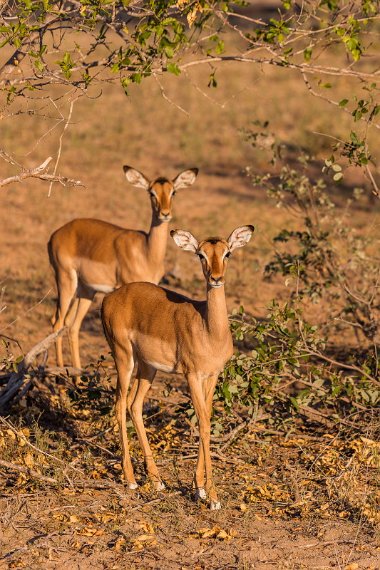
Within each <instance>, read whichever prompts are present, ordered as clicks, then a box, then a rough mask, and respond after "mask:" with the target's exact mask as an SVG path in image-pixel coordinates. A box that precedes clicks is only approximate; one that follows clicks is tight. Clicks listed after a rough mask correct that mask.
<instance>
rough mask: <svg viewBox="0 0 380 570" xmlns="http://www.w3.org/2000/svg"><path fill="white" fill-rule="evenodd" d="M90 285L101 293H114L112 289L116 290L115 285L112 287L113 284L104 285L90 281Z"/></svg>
mask: <svg viewBox="0 0 380 570" xmlns="http://www.w3.org/2000/svg"><path fill="white" fill-rule="evenodd" d="M88 286H89V287H90V288H91V289H93V290H94V291H97V292H99V293H112V291H115V287H112V285H102V284H101V283H89V284H88Z"/></svg>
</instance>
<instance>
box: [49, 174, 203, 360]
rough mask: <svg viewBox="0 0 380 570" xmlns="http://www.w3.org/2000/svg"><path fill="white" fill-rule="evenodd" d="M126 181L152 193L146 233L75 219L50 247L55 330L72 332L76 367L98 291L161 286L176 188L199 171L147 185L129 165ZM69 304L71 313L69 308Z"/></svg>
mask: <svg viewBox="0 0 380 570" xmlns="http://www.w3.org/2000/svg"><path fill="white" fill-rule="evenodd" d="M124 171H125V173H126V177H127V180H128V182H130V183H131V184H133V185H134V186H137V187H139V188H144V189H145V190H147V191H148V192H149V195H150V199H151V206H152V222H151V226H150V230H149V232H148V233H145V232H143V231H136V230H128V229H124V228H121V227H119V226H115V225H113V224H110V223H108V222H104V221H101V220H94V219H75V220H73V221H71V222H69V223H68V224H66V225H64V226H62V227H61V228H59V229H58V230H57V231H55V232H54V233H53V234H52V236H51V238H50V240H49V243H48V251H49V258H50V263H51V265H52V266H53V269H54V272H55V277H56V283H57V290H58V299H57V308H56V312H55V316H54V318H53V329H54V331H57V330H59V329H60V328H62V326H64V325H66V326H68V327H69V340H70V349H71V356H72V361H73V365H74V366H75V367H76V368H80V367H81V363H80V355H79V339H78V337H79V330H80V327H81V324H82V321H83V318H84V317H85V315H86V313H87V311H88V310H89V308H90V306H91V303H92V301H93V299H94V297H95V294H96V292H97V291H99V292H102V293H109V292H110V291H113V290H114V289H117V288H118V287H120V286H121V285H122V284H124V283H130V282H133V281H149V282H151V283H158V282H159V281H160V279H161V278H162V276H163V274H164V258H165V252H166V246H167V238H168V223H167V222H169V221H170V219H171V212H172V203H173V196H174V194H175V191H176V189H177V188H184V187H186V186H190V185H191V184H193V182H194V180H195V178H196V175H197V172H198V171H197V169H191V170H185V171H183V172H182V173H180V174H179V175H178V176H177V177H176V178H175V179H174V180H173V181H171V180H167V179H166V178H158V179H156V180H155V181H153V182H149V181H148V180H147V179H146V178H145V176H144V175H143V174H141V173H140V172H139V171H137V170H135V169H132V168H130V167H127V166H125V167H124ZM70 305H71V308H70ZM56 352H57V364H58V366H63V358H62V339H61V337H60V338H59V339H57V343H56Z"/></svg>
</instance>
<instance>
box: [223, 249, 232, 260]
mask: <svg viewBox="0 0 380 570" xmlns="http://www.w3.org/2000/svg"><path fill="white" fill-rule="evenodd" d="M230 256H231V252H230V251H227V253H226V255H225V256H224V257H227V259H228V258H229V257H230Z"/></svg>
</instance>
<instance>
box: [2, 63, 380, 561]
mask: <svg viewBox="0 0 380 570" xmlns="http://www.w3.org/2000/svg"><path fill="white" fill-rule="evenodd" d="M207 75H208V71H207V70H205V69H203V70H200V69H198V70H194V71H193V72H192V73H191V74H190V75H187V76H186V77H181V78H179V79H177V78H169V79H166V80H165V81H164V82H163V84H162V86H161V85H159V84H158V83H157V82H156V81H155V80H153V79H152V80H147V81H145V82H144V83H143V84H142V85H140V86H137V87H136V88H132V89H131V93H130V97H129V98H126V97H125V95H124V94H123V93H122V91H121V90H120V89H119V88H118V87H117V86H106V87H105V88H104V91H103V94H102V97H99V98H97V97H95V95H97V93H94V94H93V95H94V97H93V98H91V99H90V98H86V99H85V98H82V99H80V100H78V101H77V102H76V103H75V105H74V108H73V114H72V117H71V120H70V124H69V125H68V127H67V129H66V130H65V132H64V135H63V137H62V140H61V143H62V152H61V155H60V162H59V167H58V171H59V172H60V173H62V174H64V175H66V176H70V177H72V178H76V179H80V180H81V181H83V184H84V187H82V188H75V189H73V188H63V187H60V186H59V185H54V186H53V188H52V190H51V193H50V195H49V191H48V185H47V184H46V183H43V182H40V181H27V182H25V183H23V184H22V185H21V184H19V185H16V184H15V185H13V186H8V187H6V188H5V189H3V190H2V191H1V196H0V199H1V209H0V217H1V223H0V243H1V248H0V267H1V269H2V274H1V286H2V306H3V309H2V312H1V313H0V318H1V327H0V333H1V334H3V335H7V336H8V337H12V338H13V339H16V340H17V341H18V343H19V345H17V344H16V343H15V342H11V344H10V350H11V351H12V352H13V354H14V355H16V356H18V355H19V354H20V353H21V352H24V351H27V350H28V349H29V348H30V347H31V346H32V345H34V344H35V343H36V342H38V341H39V340H41V339H42V338H44V337H45V336H46V335H47V334H48V333H49V332H50V321H49V319H50V318H51V316H52V313H53V309H54V304H55V298H56V291H55V285H54V280H53V275H52V272H51V269H50V268H49V263H48V257H47V252H46V243H47V241H48V238H49V236H50V234H51V233H52V231H53V230H55V229H56V228H57V227H59V226H61V225H62V224H64V223H65V222H67V221H69V220H71V219H72V218H75V217H96V218H101V219H104V220H108V221H112V222H114V223H116V224H120V225H122V226H126V227H131V228H144V229H146V228H147V227H148V225H149V219H150V210H149V202H148V198H147V196H146V194H145V192H143V191H141V190H138V189H136V188H132V187H130V186H128V185H127V184H126V181H125V179H124V177H123V171H122V165H123V164H129V165H132V166H134V167H136V168H138V169H139V170H141V171H142V172H144V173H145V174H146V175H147V177H149V178H151V177H154V176H157V175H167V176H174V175H175V174H176V173H177V172H178V171H179V170H181V169H183V168H185V167H192V166H197V167H199V168H200V174H199V178H198V180H197V183H196V184H195V185H194V187H192V188H190V189H188V190H183V191H181V192H179V193H178V195H177V197H176V202H175V206H174V219H173V220H172V222H171V226H172V227H173V228H174V227H177V228H183V229H189V230H191V231H192V232H193V233H194V234H195V235H196V236H197V237H200V238H202V237H207V236H210V235H214V234H217V235H221V236H227V235H228V234H229V233H230V232H231V230H232V229H234V228H235V227H236V226H238V225H241V224H245V223H252V224H254V225H255V228H256V233H255V236H254V239H253V240H252V242H251V244H250V245H249V246H248V247H246V248H245V249H244V250H242V252H241V253H240V252H239V254H238V255H236V256H235V257H234V258H233V259H232V260H231V263H230V267H229V271H228V275H227V285H226V294H227V303H228V308H229V310H232V309H233V308H234V307H236V306H239V305H241V304H242V305H244V307H245V308H246V309H247V310H248V311H250V312H251V313H253V314H255V315H258V316H265V314H266V307H267V305H268V303H269V301H270V300H271V299H273V298H276V299H277V300H278V301H280V302H281V300H283V299H285V298H286V296H287V292H286V287H285V285H284V283H283V280H281V279H279V280H277V281H275V282H272V283H268V282H265V281H264V279H263V268H264V266H265V263H266V262H267V261H268V259H269V258H270V256H271V252H272V248H273V245H272V238H273V237H274V236H275V235H276V234H277V233H278V232H279V230H280V229H282V228H283V227H291V225H292V224H294V223H295V222H294V220H293V218H292V217H291V216H290V214H289V213H287V212H286V211H285V210H280V209H277V208H275V207H274V204H273V203H272V202H271V201H270V200H269V199H268V198H267V197H266V195H265V192H264V191H260V190H259V189H253V188H252V186H251V184H250V182H249V179H248V178H247V177H246V175H245V173H244V169H245V167H246V166H248V165H249V166H250V167H251V168H252V169H254V170H255V171H257V172H258V173H262V172H264V171H265V169H266V168H267V164H266V161H267V159H268V157H267V156H265V154H262V155H261V154H259V153H257V152H253V150H252V148H251V147H250V145H249V144H248V143H247V142H245V141H244V137H243V136H242V135H241V132H239V131H241V130H242V129H245V128H248V127H249V126H250V124H251V122H252V121H255V120H260V121H264V120H266V119H269V120H270V127H271V129H272V130H273V131H274V132H275V133H276V134H277V136H278V137H279V138H280V139H282V140H284V141H286V142H288V143H292V144H294V145H299V146H302V147H304V148H309V149H311V150H312V152H314V153H315V155H316V156H317V157H319V158H320V157H321V156H323V155H326V153H328V150H326V149H328V145H329V144H330V142H329V141H328V139H327V138H325V137H323V136H321V135H317V134H315V132H327V133H332V134H334V136H337V137H340V136H345V135H347V125H348V123H347V121H346V117H345V115H344V114H342V116H340V115H339V116H338V115H337V113H336V112H335V110H332V109H331V107H330V106H329V105H327V104H326V103H325V102H324V101H322V100H321V99H316V98H313V97H312V96H311V95H310V94H309V93H308V92H307V89H306V88H305V86H304V85H303V84H302V82H300V79H299V77H297V76H296V75H293V74H292V73H289V72H288V71H285V70H280V69H279V70H274V69H259V68H257V67H256V68H248V67H245V68H243V67H236V66H235V67H234V66H232V65H231V66H228V65H226V66H225V67H224V68H223V72H222V73H220V77H219V87H218V89H214V90H211V89H208V88H207ZM162 87H163V89H164V96H163V94H162V93H161V88H162ZM340 88H341V90H342V92H344V85H343V84H342V85H341V86H340ZM26 105H30V107H31V108H32V107H33V108H34V107H35V103H33V102H30V103H26ZM68 111H69V106H68V105H66V106H63V107H62V108H61V112H62V113H63V114H64V117H67V115H68ZM57 113H58V112H57V109H55V108H54V106H53V105H52V104H51V103H50V102H49V100H46V101H45V102H44V103H43V104H40V113H39V115H38V116H36V115H15V116H13V117H11V118H8V119H6V120H3V121H2V141H1V146H2V147H4V148H6V150H7V151H8V152H10V153H11V154H13V155H15V156H16V157H17V158H18V159H19V160H20V162H22V163H23V164H24V165H25V166H33V165H36V164H39V163H41V162H42V161H43V160H44V159H45V158H46V157H47V156H50V155H51V156H53V157H55V158H56V157H57V153H58V149H59V144H60V136H61V134H62V132H63V127H64V124H65V123H64V122H63V121H59V120H56V118H57V117H58V118H59V115H58V114H57ZM54 117H55V118H54ZM347 120H348V119H347ZM52 127H54V128H52ZM1 168H2V173H1V174H2V176H5V175H7V174H8V173H9V172H10V171H11V170H10V169H9V168H8V167H7V165H6V164H5V163H2V164H1ZM344 180H345V181H344V183H343V184H341V185H340V186H339V188H337V187H333V186H332V187H331V193H332V195H335V196H336V197H337V199H338V201H340V202H341V203H342V204H343V203H344V195H345V193H347V192H348V191H349V190H350V188H353V187H354V186H360V185H362V184H363V181H362V179H361V177H360V173H358V172H357V171H356V170H354V169H351V170H349V171H348V173H347V174H346V176H345V179H344ZM351 221H352V222H353V223H354V224H355V225H356V226H357V227H358V228H359V229H360V228H361V229H366V228H372V229H374V228H375V229H376V228H378V226H379V209H378V207H377V205H376V203H375V202H374V201H372V200H370V199H367V198H363V199H362V200H361V201H360V202H358V204H357V205H356V206H355V209H354V215H352V216H351ZM167 269H168V271H169V272H171V273H172V275H173V276H174V277H173V276H172V277H171V281H170V283H171V284H172V285H175V286H176V287H177V288H179V289H181V290H182V291H184V292H186V293H187V294H189V295H192V296H197V297H198V298H201V297H202V295H203V294H204V293H203V292H204V283H203V279H202V275H201V272H200V267H199V263H198V260H197V259H194V258H193V256H190V255H189V254H186V253H184V252H181V251H179V250H177V249H176V248H175V246H174V244H172V243H170V244H169V249H168V254H167ZM98 311H99V300H98V301H97V303H96V304H94V307H93V309H92V310H91V312H90V313H89V315H88V317H87V318H86V321H85V323H84V326H83V330H82V333H81V353H82V357H83V361H84V362H85V363H86V364H87V365H88V368H87V371H88V376H87V377H86V378H84V379H83V381H82V383H81V385H80V386H79V387H77V388H75V387H74V385H73V383H72V381H71V379H70V378H69V377H67V376H65V375H63V376H61V377H58V378H57V377H55V378H53V377H46V378H45V380H44V381H41V380H40V381H37V380H36V381H35V385H34V387H33V389H32V390H31V391H30V392H29V393H28V395H27V396H25V397H24V398H22V399H21V400H20V401H19V402H18V403H17V404H15V405H14V406H13V407H12V408H10V409H9V410H7V413H6V415H5V416H4V417H3V418H0V420H1V424H0V450H1V451H0V453H1V458H2V460H3V461H7V462H9V463H14V464H16V465H18V466H19V467H21V470H20V471H18V472H17V471H12V469H7V468H5V467H2V468H1V471H0V504H1V507H0V508H1V513H2V515H1V522H0V524H1V527H2V532H1V535H0V568H31V569H32V568H33V569H37V568H44V569H45V568H46V569H48V568H63V567H65V568H67V569H77V568H78V569H79V568H80V569H85V568H90V567H91V568H94V569H98V568H99V569H100V568H104V569H105V568H106V569H111V568H115V569H118V568H131V569H132V568H136V569H137V568H138V569H145V568H147V569H148V568H162V569H164V568H165V569H173V570H174V569H177V568H178V569H179V568H191V569H194V570H195V569H214V568H215V569H216V568H224V569H227V568H230V569H235V568H236V569H240V570H243V569H244V570H248V569H250V568H254V569H260V570H261V569H269V568H276V569H277V568H278V569H302V568H315V569H317V568H318V569H328V568H339V569H345V570H355V569H357V570H359V569H360V570H362V569H363V570H364V569H367V570H369V569H372V570H375V569H377V568H380V541H379V533H378V528H377V526H376V524H377V523H376V521H377V520H378V518H376V517H377V514H376V508H378V502H379V497H380V495H379V492H380V491H379V479H378V474H379V473H378V470H376V465H377V464H378V463H377V460H376V457H378V447H376V444H374V441H373V440H374V433H373V429H374V428H373V425H374V424H375V423H376V418H375V417H374V418H373V423H371V422H369V424H368V431H367V433H365V434H364V435H363V434H361V435H358V434H356V435H355V434H352V433H350V434H348V433H347V432H346V431H345V430H344V426H343V428H342V429H340V430H335V431H333V432H331V431H330V430H328V429H327V428H325V427H324V426H323V425H321V424H317V423H315V424H312V423H311V422H309V423H305V422H303V421H301V419H299V420H295V421H294V422H293V423H292V424H284V425H283V426H282V427H281V426H275V427H273V426H272V425H271V423H270V421H268V417H265V416H262V415H260V410H258V411H257V414H256V417H255V421H254V422H253V423H251V424H250V425H249V426H248V427H247V429H246V430H245V431H241V432H240V433H236V437H233V434H232V435H231V433H230V432H227V433H222V434H220V436H219V437H215V438H214V439H213V443H212V449H213V460H214V466H215V477H216V482H217V486H218V488H219V490H220V495H221V500H222V503H223V510H221V511H220V512H211V511H209V510H208V509H207V507H206V506H205V505H203V504H201V505H198V504H196V503H194V502H193V500H192V492H191V481H192V472H193V469H194V465H195V454H196V449H197V447H196V446H197V431H196V426H194V425H193V424H191V423H190V422H189V421H188V420H187V419H186V418H187V415H186V407H187V406H188V397H187V392H186V387H185V386H184V384H183V380H182V378H180V377H169V376H165V375H159V376H158V377H157V379H156V381H155V383H154V386H153V389H152V391H151V393H150V394H149V396H148V398H147V404H146V408H145V415H146V418H147V419H146V423H147V426H148V428H149V437H150V439H151V441H152V443H153V448H154V453H155V454H156V457H157V462H158V465H159V468H160V470H161V473H162V476H163V479H164V480H165V482H166V485H167V489H166V490H165V491H163V492H160V493H156V492H154V491H152V489H150V487H149V485H148V484H146V483H145V480H144V472H143V469H142V456H141V453H140V451H139V447H138V445H137V442H136V437H135V434H134V432H133V430H132V429H131V430H130V432H131V440H132V454H133V458H134V461H135V465H136V471H137V477H138V481H139V483H141V484H142V486H141V487H140V488H139V490H138V491H137V492H130V491H128V490H126V489H125V488H124V487H123V485H122V482H121V477H120V449H119V444H118V435H117V432H116V429H115V425H114V417H113V397H114V384H115V376H114V372H113V365H112V362H111V359H110V356H109V354H108V350H107V346H106V343H105V340H104V338H103V335H102V331H101V324H100V319H99V313H98ZM316 313H318V308H317V310H316ZM316 316H317V315H316ZM101 355H103V356H104V357H105V360H101ZM66 356H67V355H66ZM49 359H50V362H51V363H53V354H49ZM269 419H270V418H269ZM44 477H45V479H44Z"/></svg>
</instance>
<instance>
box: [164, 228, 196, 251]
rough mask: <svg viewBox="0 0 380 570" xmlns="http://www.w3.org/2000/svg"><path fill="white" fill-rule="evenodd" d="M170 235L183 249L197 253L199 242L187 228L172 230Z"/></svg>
mask: <svg viewBox="0 0 380 570" xmlns="http://www.w3.org/2000/svg"><path fill="white" fill-rule="evenodd" d="M170 235H171V236H172V238H173V239H174V241H175V242H176V244H177V245H178V247H180V248H181V249H184V250H186V251H192V252H193V253H196V252H197V250H198V242H197V240H196V239H195V237H194V236H193V234H191V233H190V232H186V231H185V230H172V231H171V232H170Z"/></svg>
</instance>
